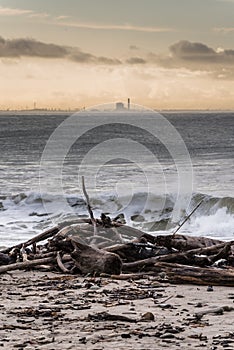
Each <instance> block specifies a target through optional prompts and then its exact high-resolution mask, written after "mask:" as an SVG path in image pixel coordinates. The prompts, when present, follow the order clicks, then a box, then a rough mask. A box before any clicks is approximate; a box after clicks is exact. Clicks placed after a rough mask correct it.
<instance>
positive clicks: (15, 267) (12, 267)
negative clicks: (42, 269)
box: [0, 257, 55, 274]
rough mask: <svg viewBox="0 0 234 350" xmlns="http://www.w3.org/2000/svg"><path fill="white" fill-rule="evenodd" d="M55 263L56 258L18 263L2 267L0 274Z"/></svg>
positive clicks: (0, 267)
mask: <svg viewBox="0 0 234 350" xmlns="http://www.w3.org/2000/svg"><path fill="white" fill-rule="evenodd" d="M54 261H55V257H50V258H44V259H37V260H28V261H24V262H18V263H14V264H10V265H4V266H0V274H1V273H4V272H8V271H13V270H23V269H28V268H30V267H34V266H37V265H43V264H48V263H51V262H54Z"/></svg>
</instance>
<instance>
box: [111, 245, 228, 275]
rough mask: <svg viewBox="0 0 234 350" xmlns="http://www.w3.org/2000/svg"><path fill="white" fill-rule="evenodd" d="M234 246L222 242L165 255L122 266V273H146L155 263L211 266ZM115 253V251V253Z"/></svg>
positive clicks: (225, 255)
mask: <svg viewBox="0 0 234 350" xmlns="http://www.w3.org/2000/svg"><path fill="white" fill-rule="evenodd" d="M233 245H234V241H231V242H223V243H221V244H217V245H213V246H210V247H205V248H198V249H191V250H189V251H187V252H182V253H181V252H179V253H173V254H166V255H161V256H156V257H152V258H149V259H144V260H139V261H135V262H131V263H125V264H123V271H126V272H138V271H142V270H145V271H148V270H149V269H150V268H151V266H152V265H154V264H155V263H156V262H159V261H162V262H168V263H173V262H175V263H182V264H187V265H188V264H191V265H194V264H197V265H201V266H204V265H211V264H212V263H213V262H214V261H215V260H218V259H220V258H221V257H222V258H226V259H227V258H228V251H229V250H230V249H231V247H232V246H233ZM115 252H116V253H117V251H115ZM209 254H213V255H211V256H210V257H209V256H208V257H206V256H205V257H202V258H199V256H202V255H209Z"/></svg>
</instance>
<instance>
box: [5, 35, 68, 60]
mask: <svg viewBox="0 0 234 350" xmlns="http://www.w3.org/2000/svg"><path fill="white" fill-rule="evenodd" d="M67 54H68V52H67V49H66V48H65V47H63V46H59V45H54V44H45V43H42V42H40V41H36V40H33V39H12V40H5V39H3V38H2V37H0V57H21V56H30V57H45V58H60V57H65V56H66V55H67Z"/></svg>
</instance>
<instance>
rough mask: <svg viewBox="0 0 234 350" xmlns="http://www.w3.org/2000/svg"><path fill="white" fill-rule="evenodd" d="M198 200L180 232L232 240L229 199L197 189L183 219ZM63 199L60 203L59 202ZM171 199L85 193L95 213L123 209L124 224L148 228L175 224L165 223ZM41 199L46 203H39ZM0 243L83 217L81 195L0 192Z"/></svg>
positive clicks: (233, 212)
mask: <svg viewBox="0 0 234 350" xmlns="http://www.w3.org/2000/svg"><path fill="white" fill-rule="evenodd" d="M200 201H202V204H201V205H200V206H199V208H198V209H197V210H196V212H195V213H194V214H193V215H192V216H191V218H190V219H189V220H188V221H187V222H186V223H185V224H184V225H183V226H182V228H181V229H180V232H181V233H186V234H192V235H197V236H201V235H203V236H210V237H215V238H219V239H223V240H231V239H234V198H232V197H222V198H219V197H212V196H209V195H205V194H202V193H197V194H194V195H193V198H192V200H191V203H190V206H189V208H187V209H186V211H185V210H184V211H183V212H182V213H181V222H182V221H183V219H184V218H185V217H186V216H187V215H188V214H189V213H190V212H191V211H192V210H193V208H195V207H196V205H197V204H198V203H199V202H200ZM64 202H65V203H66V206H64ZM174 203H175V199H174V197H173V196H172V195H165V196H160V195H158V196H157V195H153V194H150V195H148V194H147V193H144V192H140V193H137V194H134V196H133V197H132V198H130V199H129V197H128V196H127V195H126V196H125V197H124V196H122V197H118V196H116V194H113V193H106V194H102V195H98V196H93V197H92V196H91V205H92V208H93V211H94V213H95V216H96V217H98V216H99V215H100V214H101V213H102V212H104V213H106V214H109V215H110V216H111V217H115V216H117V215H119V214H120V213H122V214H124V216H125V219H126V222H127V224H128V225H131V226H134V227H137V228H139V229H142V230H144V231H148V232H152V233H159V232H160V234H161V233H166V232H173V231H174V230H175V228H176V227H177V225H178V224H179V223H172V222H171V220H170V219H171V213H172V211H173V206H174ZM45 204H46V208H45ZM0 212H1V222H0V237H1V238H0V245H1V246H9V245H12V244H15V243H18V242H21V241H22V240H24V239H28V238H30V237H31V236H33V235H35V234H36V233H37V232H38V233H39V232H41V231H42V230H44V229H46V228H48V227H51V226H52V225H55V224H57V223H58V222H62V221H64V220H75V219H77V218H79V217H84V216H88V214H87V209H86V205H85V201H84V199H83V197H82V196H81V195H66V196H65V197H64V196H62V195H59V194H57V195H52V194H49V193H44V194H40V193H36V192H26V193H24V192H22V193H19V194H17V195H12V196H8V197H7V196H0Z"/></svg>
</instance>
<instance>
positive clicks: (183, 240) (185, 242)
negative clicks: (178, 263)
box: [142, 233, 223, 251]
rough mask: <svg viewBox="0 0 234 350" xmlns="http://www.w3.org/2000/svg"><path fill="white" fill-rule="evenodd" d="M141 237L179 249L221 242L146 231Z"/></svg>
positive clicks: (207, 245) (201, 246)
mask: <svg viewBox="0 0 234 350" xmlns="http://www.w3.org/2000/svg"><path fill="white" fill-rule="evenodd" d="M142 237H145V238H146V239H147V241H148V242H151V243H153V244H156V245H159V246H164V247H167V248H168V249H172V248H174V249H177V250H179V251H187V250H191V249H198V248H205V247H211V246H214V245H216V244H221V243H223V241H220V240H217V239H212V238H207V237H197V236H187V235H180V234H176V235H170V234H169V235H158V236H152V235H150V234H148V233H144V234H143V235H142Z"/></svg>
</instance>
